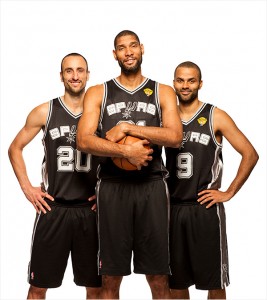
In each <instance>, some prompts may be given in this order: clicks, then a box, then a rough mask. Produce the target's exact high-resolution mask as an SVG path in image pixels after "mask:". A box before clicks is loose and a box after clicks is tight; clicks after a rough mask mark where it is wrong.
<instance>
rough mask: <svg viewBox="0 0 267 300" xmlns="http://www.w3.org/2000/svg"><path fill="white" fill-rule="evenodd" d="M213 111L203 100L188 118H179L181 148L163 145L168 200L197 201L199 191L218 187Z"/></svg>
mask: <svg viewBox="0 0 267 300" xmlns="http://www.w3.org/2000/svg"><path fill="white" fill-rule="evenodd" d="M213 111H214V106H212V105H210V104H207V103H203V105H202V106H201V108H200V109H199V110H198V111H197V112H196V114H195V115H194V116H193V117H192V118H191V119H190V120H189V121H186V122H185V121H182V123H183V142H182V145H181V146H180V148H179V149H174V148H166V167H167V170H168V171H169V173H170V177H169V178H168V180H167V182H168V187H169V191H170V195H171V203H177V202H179V201H189V202H191V201H196V200H197V198H198V196H197V194H198V193H199V192H200V191H202V190H204V189H219V188H220V186H221V178H222V168H223V165H222V144H219V143H218V142H217V141H216V138H215V135H214V131H213Z"/></svg>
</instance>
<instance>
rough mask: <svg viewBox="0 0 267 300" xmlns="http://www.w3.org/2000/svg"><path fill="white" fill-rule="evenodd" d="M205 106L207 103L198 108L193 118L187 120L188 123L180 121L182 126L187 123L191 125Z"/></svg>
mask: <svg viewBox="0 0 267 300" xmlns="http://www.w3.org/2000/svg"><path fill="white" fill-rule="evenodd" d="M206 105H207V103H202V105H201V106H200V108H199V109H198V110H197V111H196V113H195V114H194V115H193V117H192V118H191V119H189V120H188V121H184V120H181V121H182V123H183V124H184V125H188V124H189V123H191V122H192V121H194V120H195V118H196V117H197V116H198V114H200V113H201V111H202V110H203V109H204V108H205V106H206Z"/></svg>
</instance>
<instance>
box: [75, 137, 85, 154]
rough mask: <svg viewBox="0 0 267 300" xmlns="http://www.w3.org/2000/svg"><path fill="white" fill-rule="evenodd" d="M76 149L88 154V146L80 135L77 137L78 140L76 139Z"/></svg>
mask: <svg viewBox="0 0 267 300" xmlns="http://www.w3.org/2000/svg"><path fill="white" fill-rule="evenodd" d="M76 147H77V150H79V151H82V152H86V151H85V150H87V148H86V145H85V139H84V138H82V137H81V136H79V135H77V138H76Z"/></svg>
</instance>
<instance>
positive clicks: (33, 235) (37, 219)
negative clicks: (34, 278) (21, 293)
mask: <svg viewBox="0 0 267 300" xmlns="http://www.w3.org/2000/svg"><path fill="white" fill-rule="evenodd" d="M40 217H41V213H40V214H38V216H37V217H36V220H35V224H34V228H33V233H32V241H31V248H30V257H31V260H30V263H29V266H28V282H30V276H31V274H30V271H31V261H32V248H33V241H34V238H35V232H36V228H37V224H38V222H39V220H40Z"/></svg>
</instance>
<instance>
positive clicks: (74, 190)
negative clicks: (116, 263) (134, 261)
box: [9, 53, 101, 299]
mask: <svg viewBox="0 0 267 300" xmlns="http://www.w3.org/2000/svg"><path fill="white" fill-rule="evenodd" d="M60 77H61V81H62V82H63V84H64V86H65V94H64V96H62V97H58V98H55V99H53V100H51V101H49V102H46V103H44V104H41V105H39V106H37V107H36V108H34V109H33V110H32V111H31V112H30V114H29V115H28V117H27V120H26V124H25V126H24V127H23V128H22V129H21V131H20V132H19V133H18V135H17V136H16V137H15V139H14V141H13V142H12V144H11V145H10V148H9V156H10V161H11V164H12V166H13V169H14V172H15V174H16V176H17V179H18V181H19V184H20V186H21V189H22V191H23V192H24V194H25V196H26V198H27V199H28V200H29V201H30V202H31V203H32V205H33V206H34V208H35V209H36V211H37V215H36V221H35V224H34V230H33V237H32V249H31V260H30V263H29V269H28V282H29V283H30V288H29V292H28V299H44V298H45V296H46V291H47V289H48V288H56V287H59V286H60V285H61V283H62V279H63V276H64V272H65V269H66V266H67V260H68V257H69V253H71V258H72V265H73V272H74V282H75V283H76V284H77V285H79V286H85V287H86V297H87V298H86V299H98V296H99V292H100V288H99V286H100V285H101V276H98V271H97V250H98V240H97V227H96V213H95V211H93V210H92V209H94V204H93V201H90V202H89V201H88V200H94V199H95V196H94V195H95V184H96V160H95V159H93V160H92V156H91V155H90V154H85V153H82V152H80V151H78V150H77V149H76V128H77V123H78V120H79V118H80V116H81V114H82V108H83V98H84V93H85V86H86V82H87V81H88V79H89V71H88V65H87V61H86V59H85V58H84V57H83V56H82V55H80V54H78V53H71V54H68V55H66V56H65V57H64V58H63V59H62V62H61V73H60ZM40 130H42V131H43V140H42V141H43V145H44V151H45V155H44V160H43V165H42V176H43V183H42V186H41V187H33V186H32V184H31V182H30V180H29V178H28V175H27V172H26V166H25V162H24V159H23V155H22V151H23V148H24V147H25V146H26V145H27V144H28V143H30V141H31V140H32V139H33V138H34V137H35V136H36V135H37V134H38V133H39V132H40ZM89 197H90V198H89ZM51 200H52V201H51Z"/></svg>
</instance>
